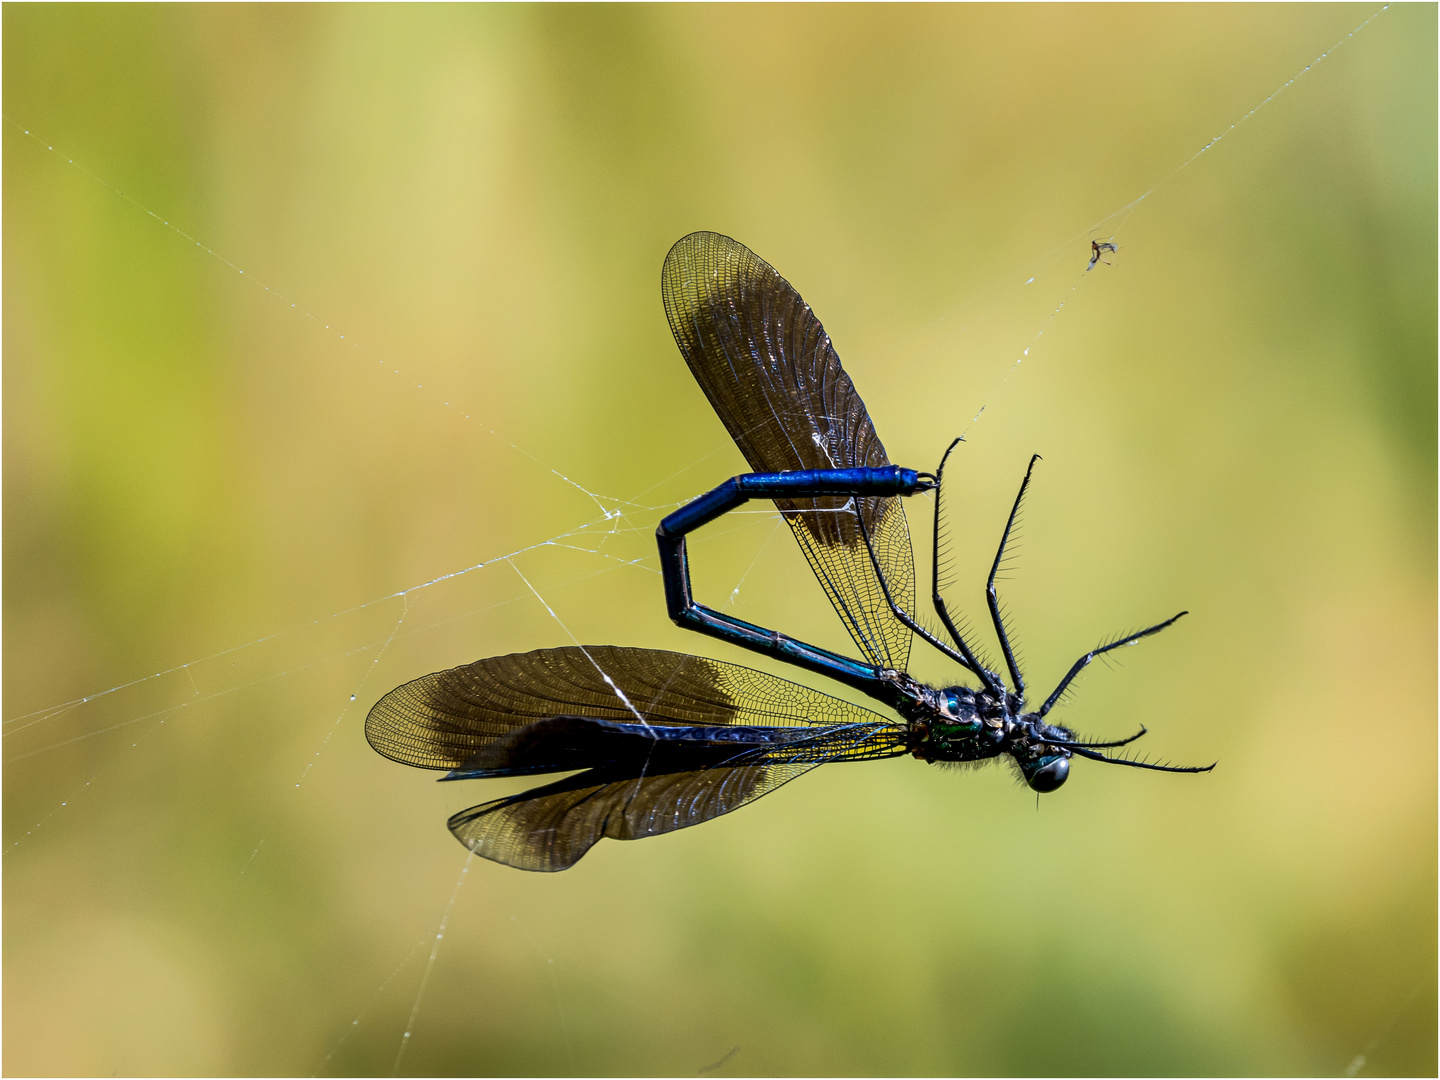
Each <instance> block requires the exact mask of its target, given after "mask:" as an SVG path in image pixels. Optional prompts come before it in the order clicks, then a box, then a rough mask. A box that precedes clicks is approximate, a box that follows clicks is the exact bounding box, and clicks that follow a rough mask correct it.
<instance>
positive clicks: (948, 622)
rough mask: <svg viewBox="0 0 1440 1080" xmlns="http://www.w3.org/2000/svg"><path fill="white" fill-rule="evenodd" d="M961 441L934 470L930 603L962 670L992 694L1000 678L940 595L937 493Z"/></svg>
mask: <svg viewBox="0 0 1440 1080" xmlns="http://www.w3.org/2000/svg"><path fill="white" fill-rule="evenodd" d="M963 441H964V436H961V437H960V438H957V439H956V440H955V441H954V442H952V443H951V444H950V445H949V446H947V447H946V448H945V454H944V456H943V457H941V458H940V467H939V468H938V469H936V470H935V526H934V528H935V533H934V543H933V544H932V545H931V548H930V552H931V554H930V601H931V603H932V604H933V605H934V607H935V614H936V615H939V616H940V622H941V624H942V625H943V626H944V627H945V632H946V633H947V634H949V635H950V640H951V641H953V642H955V646H956V648H958V649H959V650H960V652H961V653H962V654H963V655H964V657H965V661H966V662H965V667H966V668H968V669H969V670H970V671H971V672H973V673H974V674H976V675H978V676H979V677H980V681H981V682H983V683H984V684H985V689H987V690H989V691H990V692H991V693H992V694H1001V693H1003V692H1004V689H1005V688H1004V687H1003V686H1002V685H1001V684H1000V679H999V678H998V677H997V676H996V675H995V673H994V672H993V671H991V670H990V669H989V668H987V667H986V666H985V665H984V664H982V663H980V661H979V660H978V659H977V658H976V656H975V653H974V651H973V650H972V649H971V648H970V646H969V645H968V644H966V642H965V635H963V634H962V633H960V630H959V629H958V628H957V627H956V625H955V622H954V620H952V619H951V618H950V609H949V608H948V607H947V606H946V604H945V598H944V597H943V596H941V595H940V492H941V491H942V490H944V481H945V463H946V462H947V461H949V460H950V452H951V451H952V450H954V449H955V447H957V446H959V445H960V444H961V443H962V442H963Z"/></svg>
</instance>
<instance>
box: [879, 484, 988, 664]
mask: <svg viewBox="0 0 1440 1080" xmlns="http://www.w3.org/2000/svg"><path fill="white" fill-rule="evenodd" d="M855 520H856V521H858V522H859V523H860V536H861V538H862V539H863V540H864V541H865V550H866V551H868V552H869V553H870V565H871V566H872V567H874V569H875V580H876V581H878V582H880V591H881V592H882V593H883V594H884V596H885V603H886V604H888V605H889V606H890V613H891V614H892V615H894V616H895V618H897V619H899V620H900V622H901V624H902V625H903V626H905V627H906V628H907V629H909V630H910V631H911V632H912V633H915V634H919V635H920V637H921V638H922V639H923V640H924V641H927V642H929V643H930V644H931V645H933V646H935V648H937V649H939V650H940V651H941V652H942V653H944V654H945V655H946V656H948V657H949V658H950V659H951V660H954V661H955V662H956V663H957V664H959V665H960V666H961V667H963V668H965V669H966V670H967V671H969V672H970V673H971V674H973V675H976V676H978V677H979V678H981V679H985V677H986V675H987V674H989V673H988V672H986V671H985V669H984V668H983V667H981V666H980V665H979V664H978V663H977V662H976V661H975V658H974V657H973V656H970V655H969V650H968V649H967V650H966V651H965V653H964V654H961V653H958V652H956V651H955V650H954V649H952V648H951V647H950V646H949V645H946V644H945V643H944V642H943V641H941V640H940V639H939V638H937V637H936V636H935V635H934V634H932V633H930V631H929V630H926V629H925V628H924V627H923V626H921V625H920V624H919V623H917V622H916V621H915V620H914V619H913V618H912V617H911V616H910V613H909V612H907V611H906V610H905V609H904V608H902V607H901V606H900V605H899V604H897V603H896V602H895V597H893V596H892V595H891V594H890V583H889V582H888V581H886V580H885V571H884V570H883V569H881V567H880V557H879V556H878V555H877V554H876V553H875V544H874V542H873V541H872V540H871V539H870V530H869V529H868V528H867V527H866V525H865V514H864V513H863V511H862V510H861V509H860V506H859V504H858V503H856V504H855ZM961 648H964V645H963V644H962V645H961ZM992 677H993V676H992ZM987 685H988V680H987Z"/></svg>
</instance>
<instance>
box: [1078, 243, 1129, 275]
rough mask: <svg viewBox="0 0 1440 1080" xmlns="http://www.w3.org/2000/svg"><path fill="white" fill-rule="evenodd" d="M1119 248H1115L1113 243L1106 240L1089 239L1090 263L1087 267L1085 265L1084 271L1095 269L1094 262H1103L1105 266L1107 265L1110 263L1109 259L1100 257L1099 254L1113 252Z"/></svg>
mask: <svg viewBox="0 0 1440 1080" xmlns="http://www.w3.org/2000/svg"><path fill="white" fill-rule="evenodd" d="M1119 250H1120V249H1119V248H1117V247H1116V246H1115V245H1114V244H1112V243H1110V242H1109V241H1108V240H1091V241H1090V265H1089V266H1087V267H1085V271H1086V273H1089V272H1090V271H1091V270H1094V269H1095V264H1096V263H1097V262H1103V263H1104V264H1105V265H1106V266H1109V265H1110V260H1109V259H1102V258H1101V257H1100V256H1101V255H1104V254H1107V253H1109V252H1115V251H1119Z"/></svg>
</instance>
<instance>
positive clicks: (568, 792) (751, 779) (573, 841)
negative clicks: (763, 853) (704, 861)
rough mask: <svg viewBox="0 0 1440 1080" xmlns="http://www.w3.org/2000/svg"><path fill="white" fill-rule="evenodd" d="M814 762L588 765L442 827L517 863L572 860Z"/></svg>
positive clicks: (730, 801) (780, 780)
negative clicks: (622, 769)
mask: <svg viewBox="0 0 1440 1080" xmlns="http://www.w3.org/2000/svg"><path fill="white" fill-rule="evenodd" d="M816 764H818V763H815V764H807V763H791V764H783V765H748V766H739V767H735V768H723V767H722V768H711V769H700V770H693V771H690V772H678V773H669V774H665V775H660V776H644V777H615V776H613V775H610V774H608V773H606V772H604V771H602V770H596V769H592V770H590V771H588V772H583V773H580V774H579V775H577V776H570V777H566V778H565V779H564V780H560V781H558V782H557V783H554V784H547V785H545V786H544V787H540V788H535V789H533V790H531V791H526V792H522V793H521V794H519V795H512V796H510V797H509V798H505V799H496V800H495V801H494V802H488V803H484V804H482V805H480V806H475V807H471V808H470V809H469V810H463V811H461V812H460V813H458V814H456V815H455V816H454V817H452V818H451V819H450V821H449V826H450V831H451V832H452V833H454V834H455V837H456V839H458V840H459V841H460V842H461V843H462V844H464V845H465V846H466V847H468V848H469V849H470V850H471V851H473V852H475V854H477V855H480V856H482V857H483V858H486V859H493V860H494V861H495V862H499V863H504V864H505V865H507V866H513V867H516V868H517V869H520V870H540V871H554V870H564V869H567V868H568V867H570V866H573V865H574V864H575V863H576V861H578V860H579V858H580V857H581V856H582V855H584V854H585V852H587V851H589V850H590V848H592V847H593V846H594V845H595V844H596V843H597V842H598V841H599V840H600V839H601V838H602V837H606V836H608V837H610V838H611V839H614V840H639V839H640V838H642V837H646V836H657V835H659V834H660V833H667V832H674V831H675V830H677V829H685V828H688V827H690V826H691V825H698V824H700V823H701V822H702V821H709V820H710V819H711V818H716V817H719V816H720V815H721V814H728V813H729V812H730V811H732V810H738V809H739V808H740V807H742V806H744V805H745V804H746V803H750V802H754V801H755V800H756V799H758V798H760V797H761V796H762V795H768V794H769V793H770V792H772V791H774V790H775V789H776V788H778V787H780V786H781V785H782V784H784V783H786V782H788V781H790V780H793V779H794V778H795V777H797V776H800V775H801V774H802V773H805V772H807V771H809V770H810V769H813V768H815V767H816Z"/></svg>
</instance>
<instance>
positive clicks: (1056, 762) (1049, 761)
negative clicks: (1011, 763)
mask: <svg viewBox="0 0 1440 1080" xmlns="http://www.w3.org/2000/svg"><path fill="white" fill-rule="evenodd" d="M1020 772H1021V774H1022V775H1023V776H1024V777H1025V783H1027V784H1029V785H1030V788H1031V790H1032V791H1038V792H1040V793H1041V794H1044V793H1045V792H1047V791H1054V790H1055V789H1056V788H1058V787H1059V786H1060V785H1061V784H1063V783H1065V779H1066V778H1067V777H1068V776H1069V775H1070V755H1069V754H1066V753H1059V754H1048V755H1046V756H1045V757H1042V758H1037V759H1035V760H1034V761H1029V762H1026V761H1022V762H1020Z"/></svg>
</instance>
